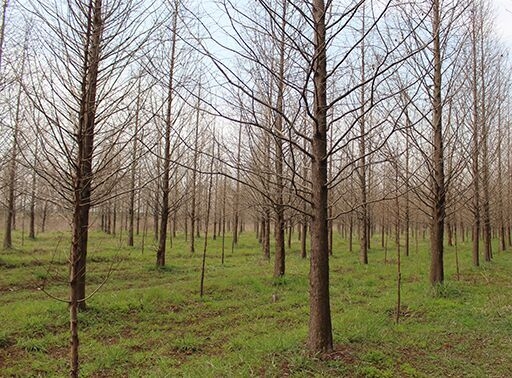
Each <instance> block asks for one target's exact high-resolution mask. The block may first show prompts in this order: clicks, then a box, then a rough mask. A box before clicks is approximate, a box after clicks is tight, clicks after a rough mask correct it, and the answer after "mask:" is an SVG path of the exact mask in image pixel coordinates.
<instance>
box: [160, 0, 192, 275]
mask: <svg viewBox="0 0 512 378" xmlns="http://www.w3.org/2000/svg"><path fill="white" fill-rule="evenodd" d="M178 5H179V0H175V1H174V14H173V19H172V30H171V33H172V35H171V38H172V46H171V57H170V58H171V61H170V69H169V83H168V87H167V89H168V92H167V111H166V116H165V136H164V159H163V168H162V169H163V174H162V203H161V210H160V217H161V218H160V234H159V235H160V236H159V240H158V249H157V252H156V265H157V266H160V267H162V266H165V247H166V242H167V222H168V219H169V191H170V188H169V179H170V165H171V129H172V124H173V119H172V111H173V109H172V107H173V99H174V66H175V61H176V40H177V32H178V30H177V29H178ZM192 232H193V231H192Z"/></svg>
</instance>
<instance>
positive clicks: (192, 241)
mask: <svg viewBox="0 0 512 378" xmlns="http://www.w3.org/2000/svg"><path fill="white" fill-rule="evenodd" d="M200 105H201V83H199V91H198V94H197V103H196V122H195V130H194V158H193V162H192V203H191V204H190V207H191V209H190V229H191V230H192V232H191V233H190V253H194V252H195V237H194V230H195V228H196V216H197V214H196V196H197V159H198V156H199V152H198V148H199V116H200V114H201V112H200V109H199V106H200ZM198 227H199V225H198Z"/></svg>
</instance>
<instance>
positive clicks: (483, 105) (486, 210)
mask: <svg viewBox="0 0 512 378" xmlns="http://www.w3.org/2000/svg"><path fill="white" fill-rule="evenodd" d="M480 22H481V25H480V30H481V32H480V38H481V41H480V60H481V61H480V80H481V83H482V87H481V90H480V93H481V96H482V100H481V102H480V115H481V118H480V119H481V120H482V186H483V188H482V189H483V193H482V194H483V198H482V200H483V203H482V210H483V223H484V229H483V232H484V259H485V261H491V258H492V245H491V242H492V236H491V205H490V201H491V200H490V195H489V164H490V163H489V143H488V141H489V121H488V119H487V97H486V95H485V91H486V90H487V88H486V80H485V79H486V76H485V71H486V70H487V67H486V63H485V51H484V34H483V33H484V25H483V22H484V16H483V15H482V16H481V18H480Z"/></svg>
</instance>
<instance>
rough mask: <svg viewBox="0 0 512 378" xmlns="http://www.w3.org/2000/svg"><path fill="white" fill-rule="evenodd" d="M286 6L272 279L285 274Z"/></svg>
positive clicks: (281, 51)
mask: <svg viewBox="0 0 512 378" xmlns="http://www.w3.org/2000/svg"><path fill="white" fill-rule="evenodd" d="M286 4H287V1H283V2H282V7H283V9H282V15H281V30H280V32H281V33H280V41H279V65H278V78H277V80H278V82H277V105H276V122H275V126H276V134H277V135H276V136H275V148H276V157H275V169H276V195H275V210H276V222H275V257H274V277H282V276H284V273H285V247H284V229H285V224H284V203H283V190H284V184H283V159H284V156H283V141H282V140H281V137H282V134H283V114H284V64H285V36H286V34H285V33H286V30H285V27H286Z"/></svg>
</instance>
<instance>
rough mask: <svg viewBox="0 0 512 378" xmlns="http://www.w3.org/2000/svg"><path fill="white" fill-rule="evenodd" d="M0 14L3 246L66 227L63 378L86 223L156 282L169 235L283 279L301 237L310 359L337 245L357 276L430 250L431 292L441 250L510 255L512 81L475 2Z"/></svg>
mask: <svg viewBox="0 0 512 378" xmlns="http://www.w3.org/2000/svg"><path fill="white" fill-rule="evenodd" d="M3 5H4V6H3V8H2V9H3V13H2V19H3V23H2V28H1V30H0V52H1V53H2V54H0V73H1V83H0V84H1V91H2V96H1V101H2V102H1V107H2V115H3V117H2V122H1V125H0V127H1V128H2V131H3V132H2V138H3V141H2V144H1V146H2V147H1V151H0V153H1V154H2V156H3V159H2V166H1V168H2V170H3V172H4V173H5V174H4V180H3V184H2V190H3V193H4V195H3V197H2V200H3V202H4V205H5V233H4V247H5V248H11V247H12V237H11V230H12V228H13V227H14V226H15V225H16V218H17V215H19V214H20V213H21V214H23V213H24V212H27V213H29V214H30V222H29V224H30V227H29V228H30V232H29V236H30V237H33V238H34V237H36V232H35V229H36V224H37V223H38V222H36V218H37V217H38V216H39V217H40V224H41V228H44V227H45V226H44V225H45V223H46V219H47V217H48V214H49V213H50V212H52V211H54V212H59V213H60V214H68V216H69V220H70V224H71V226H72V249H71V251H72V252H71V256H70V268H71V269H70V279H69V282H70V295H69V303H70V319H71V331H72V338H73V345H75V346H76V348H75V349H74V350H73V353H72V358H71V365H72V369H71V370H72V374H74V375H76V374H78V349H77V347H78V328H77V311H78V310H79V309H85V306H86V290H85V289H86V261H87V240H88V230H89V229H90V227H91V226H93V225H94V224H96V225H98V226H99V227H101V228H102V229H103V230H104V231H106V232H111V233H115V232H119V233H121V232H122V230H126V235H125V237H126V242H127V243H128V245H132V246H133V245H134V235H135V234H138V233H142V234H143V235H144V236H145V235H146V234H147V233H149V231H150V230H152V234H153V236H154V238H155V240H156V241H157V250H156V264H157V265H158V266H163V265H165V263H166V259H165V257H166V251H168V249H169V244H171V245H172V239H173V237H174V236H175V235H176V232H184V233H185V234H186V235H187V239H188V240H189V243H190V244H189V249H190V252H191V253H193V252H194V251H195V248H196V236H198V235H200V234H202V233H203V230H205V231H206V232H205V233H207V232H208V231H207V230H210V231H213V232H212V237H213V238H216V237H222V238H223V241H224V238H225V235H226V232H227V231H228V232H231V233H232V245H231V246H226V247H227V248H229V247H231V248H234V247H235V246H236V244H237V242H238V233H239V232H241V231H242V230H243V229H244V228H245V227H249V226H250V227H254V229H255V230H256V231H257V236H258V238H259V239H260V242H261V245H262V253H263V255H264V256H265V257H266V258H270V245H271V244H270V240H271V238H272V237H273V238H274V245H275V248H274V276H276V277H280V276H282V275H284V274H285V272H286V266H285V255H286V230H288V237H291V232H292V230H293V229H294V228H295V227H296V228H297V230H298V234H299V236H300V238H301V241H302V251H301V253H302V255H303V256H304V257H306V255H307V252H308V249H309V257H310V323H309V338H308V346H309V348H310V350H311V351H312V352H322V351H328V350H330V349H332V346H333V343H332V330H331V316H330V305H329V258H328V257H329V254H332V253H335V251H333V248H332V234H333V232H335V231H334V230H335V229H338V231H339V232H342V233H343V234H344V235H346V237H347V238H348V239H349V246H350V247H349V248H350V249H352V244H353V240H352V239H353V235H358V237H359V253H360V258H361V262H362V263H363V264H368V263H369V262H370V261H369V258H368V251H369V250H370V249H371V243H372V242H375V241H374V239H372V235H376V234H379V233H380V234H382V237H381V243H384V239H385V235H387V234H388V233H389V232H391V229H392V228H394V232H395V234H396V240H397V244H398V246H400V244H401V243H402V237H401V235H403V240H404V241H403V246H404V251H405V254H406V255H408V254H409V251H410V240H411V238H410V235H411V232H413V231H415V235H416V237H418V236H417V235H418V232H423V233H424V232H425V230H428V231H429V232H430V241H431V258H432V261H431V267H430V282H431V283H432V284H433V285H438V284H442V283H443V281H444V271H443V254H444V252H443V246H444V243H445V239H447V242H448V243H450V244H451V243H456V242H457V239H458V237H460V236H462V238H467V239H469V238H472V240H473V263H474V264H475V265H479V264H480V255H481V251H480V246H481V243H480V236H481V235H482V236H483V256H484V259H485V260H487V261H488V260H490V259H491V258H492V248H491V238H492V235H493V232H494V233H496V234H497V235H498V236H499V237H500V248H502V249H505V248H506V247H507V246H510V244H511V239H512V237H511V219H510V214H511V210H512V204H511V203H510V198H512V196H511V195H510V194H511V191H512V182H511V177H512V160H511V157H510V147H511V146H510V143H511V136H510V128H509V120H510V110H511V109H510V102H509V98H510V96H509V93H508V88H509V76H508V72H509V70H508V69H507V68H508V64H509V62H508V57H507V52H506V50H505V48H504V47H503V46H502V45H501V44H500V42H499V40H498V39H497V38H496V36H495V34H494V30H493V21H492V17H493V16H492V15H493V12H492V8H491V4H490V3H489V2H488V1H486V0H459V1H456V0H445V1H441V0H431V1H428V2H412V3H403V2H395V1H391V0H389V1H385V0H366V1H362V0H361V1H349V2H345V3H343V4H339V3H337V2H333V1H326V2H324V1H323V0H313V1H312V2H300V1H292V0H258V1H254V2H247V3H246V2H243V3H241V4H239V3H237V4H233V3H231V2H229V1H221V2H215V3H213V2H200V3H196V2H192V1H185V0H172V1H171V0H169V1H165V2H151V1H144V2H132V1H129V0H111V1H105V0H103V1H102V0H87V1H86V0H68V1H65V2H60V1H56V2H54V3H52V2H43V3H40V2H32V1H29V0H27V1H20V2H18V3H17V4H16V6H9V4H8V1H7V0H4V3H3ZM491 183H495V185H491ZM22 216H23V215H22ZM392 224H393V226H392ZM271 227H274V232H271ZM356 229H357V232H356ZM470 229H471V236H470V235H468V232H469V230H470ZM445 230H446V231H447V234H448V235H447V238H445V235H444V234H445ZM308 234H309V235H308ZM463 240H464V239H463ZM307 241H309V244H308V242H307ZM205 248H206V244H205ZM223 250H224V243H223Z"/></svg>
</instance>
